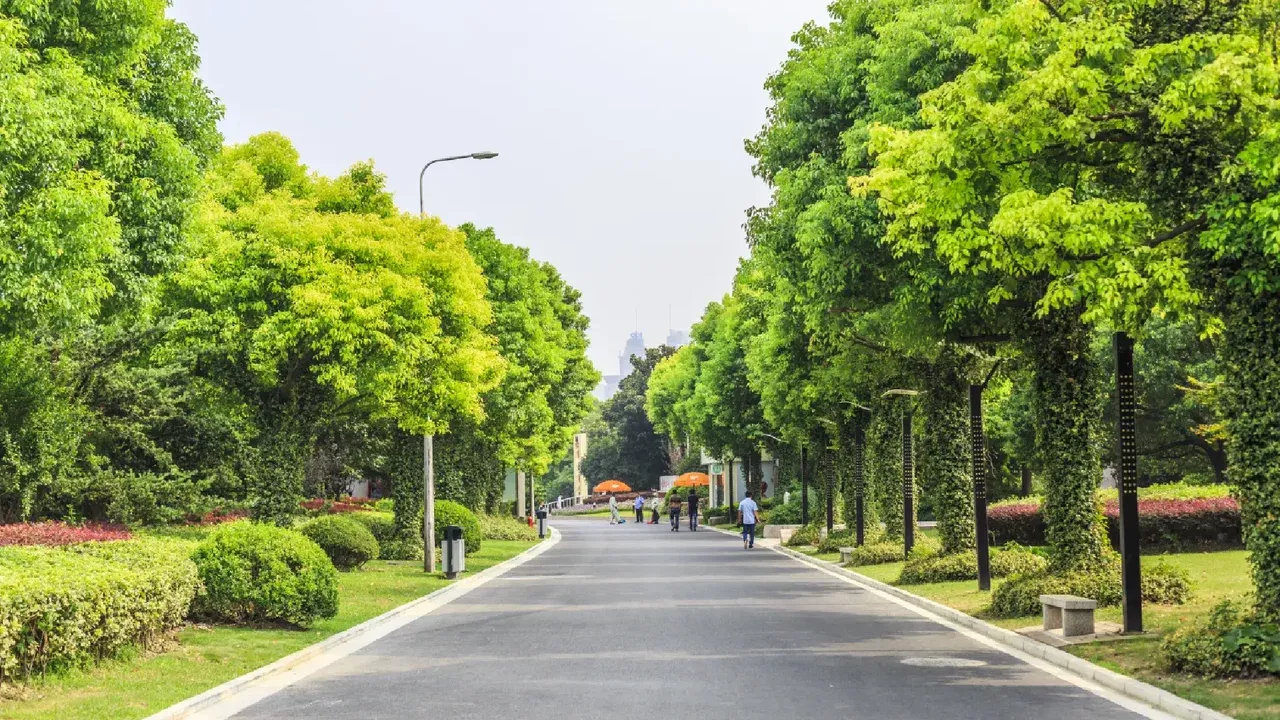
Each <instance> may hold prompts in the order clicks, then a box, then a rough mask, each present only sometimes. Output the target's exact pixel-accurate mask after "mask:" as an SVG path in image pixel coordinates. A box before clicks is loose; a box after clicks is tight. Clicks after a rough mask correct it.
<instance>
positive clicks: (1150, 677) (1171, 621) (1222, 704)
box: [802, 548, 1280, 720]
mask: <svg viewBox="0 0 1280 720" xmlns="http://www.w3.org/2000/svg"><path fill="white" fill-rule="evenodd" d="M802 550H804V551H805V552H807V553H809V554H811V555H814V556H815V557H819V558H822V559H823V560H833V561H834V560H838V559H839V558H838V556H837V555H835V554H817V552H816V551H815V550H814V549H813V548H803V549H802ZM1157 558H1159V559H1163V560H1165V561H1167V562H1169V563H1170V564H1172V565H1176V566H1178V567H1181V568H1184V569H1185V570H1186V571H1187V572H1188V573H1190V575H1191V582H1192V587H1193V589H1194V593H1195V594H1194V596H1193V597H1192V599H1191V600H1190V601H1189V602H1188V603H1187V604H1185V605H1178V606H1174V605H1148V606H1146V608H1144V611H1143V624H1144V625H1145V627H1146V629H1147V630H1148V632H1149V634H1148V635H1147V636H1144V637H1140V638H1134V639H1126V640H1116V641H1111V642H1099V643H1091V644H1088V645H1077V646H1073V647H1071V648H1069V649H1068V652H1070V653H1072V654H1073V655H1076V656H1079V657H1081V658H1084V659H1086V660H1089V661H1091V662H1095V663H1097V664H1099V665H1101V666H1103V667H1105V668H1107V669H1110V670H1114V671H1116V672H1119V673H1123V674H1125V675H1129V676H1130V677H1135V678H1138V679H1139V680H1142V681H1144V682H1148V683H1151V684H1152V685H1155V686H1156V687H1159V688H1163V689H1165V690H1168V691H1169V692H1172V693H1175V694H1177V695H1179V696H1181V697H1184V698H1187V699H1188V700H1191V701H1193V702H1197V703H1200V704H1201V705H1205V706H1206V707H1210V708H1213V709H1214V710H1217V711H1219V712H1222V713H1226V714H1227V715H1231V716H1232V717H1235V718H1239V720H1274V718H1278V717H1280V680H1274V679H1272V680H1234V681H1232V680H1204V679H1200V678H1195V677H1187V676H1183V675H1177V674H1172V673H1170V672H1169V671H1167V670H1166V669H1164V668H1162V667H1161V666H1160V662H1159V653H1158V648H1159V643H1160V636H1161V635H1163V634H1165V633H1167V632H1169V631H1171V630H1173V629H1174V628H1176V627H1178V626H1179V625H1182V624H1185V623H1186V622H1188V621H1190V620H1193V619H1194V618H1196V617H1199V616H1203V615H1205V614H1207V613H1208V612H1209V610H1210V609H1211V608H1212V607H1213V606H1214V605H1216V604H1218V603H1219V602H1221V601H1223V600H1227V599H1232V598H1242V597H1244V596H1246V595H1247V594H1248V593H1249V592H1250V590H1251V588H1252V584H1251V582H1250V580H1249V565H1248V559H1247V553H1246V552H1245V551H1243V550H1232V551H1226V552H1213V553H1184V554H1174V555H1158V556H1146V558H1145V559H1147V560H1155V559H1157ZM902 566H903V563H901V562H896V563H887V564H884V565H867V566H863V567H856V568H850V569H852V570H854V571H855V572H858V573H860V574H862V575H866V576H867V577H870V578H872V579H874V580H879V581H881V582H885V583H890V584H896V581H897V579H898V576H899V575H900V574H901V573H902ZM1001 582H1003V580H1000V579H995V580H993V581H992V585H993V587H999V585H1000V583H1001ZM902 587H903V589H905V590H909V591H910V592H913V593H915V594H917V595H921V596H923V597H927V598H929V599H930V600H934V601H936V602H940V603H942V604H944V605H947V606H949V607H953V608H955V609H957V610H960V611H962V612H965V613H968V614H970V615H974V616H976V617H980V618H982V619H983V620H986V621H987V622H989V623H991V624H993V625H997V626H999V627H1003V628H1008V629H1017V628H1023V627H1028V626H1031V625H1039V624H1040V616H1038V615H1035V616H1029V617H1022V618H993V617H990V616H989V615H988V613H987V608H988V606H989V605H990V602H991V597H990V594H989V593H984V592H981V591H979V590H978V583H977V581H976V580H965V581H960V582H946V583H931V584H927V585H905V586H902ZM1097 617H1098V619H1099V620H1110V621H1112V622H1117V623H1118V622H1120V621H1121V617H1120V608H1099V609H1098V613H1097Z"/></svg>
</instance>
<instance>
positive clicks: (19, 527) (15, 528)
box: [0, 522, 132, 547]
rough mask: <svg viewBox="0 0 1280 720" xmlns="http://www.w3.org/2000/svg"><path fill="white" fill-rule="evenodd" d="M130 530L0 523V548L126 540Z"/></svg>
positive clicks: (91, 525)
mask: <svg viewBox="0 0 1280 720" xmlns="http://www.w3.org/2000/svg"><path fill="white" fill-rule="evenodd" d="M130 537H132V534H131V533H130V532H129V529H128V528H126V527H123V526H121V525H102V524H96V523H89V524H86V525H68V524H67V523H64V522H40V523H13V524H11V525H0V547H3V546H7V545H74V544H76V543H85V542H94V541H100V542H108V541H111V540H128V539H129V538H130Z"/></svg>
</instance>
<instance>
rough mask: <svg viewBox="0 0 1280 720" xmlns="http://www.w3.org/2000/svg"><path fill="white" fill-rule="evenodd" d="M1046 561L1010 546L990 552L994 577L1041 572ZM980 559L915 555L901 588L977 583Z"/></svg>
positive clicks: (958, 555)
mask: <svg viewBox="0 0 1280 720" xmlns="http://www.w3.org/2000/svg"><path fill="white" fill-rule="evenodd" d="M1047 564H1048V563H1047V561H1046V560H1045V559H1044V558H1043V557H1041V556H1040V555H1037V554H1036V553H1034V552H1031V550H1029V549H1027V548H1024V547H1022V546H1021V545H1018V544H1017V543H1010V544H1008V545H1006V546H1005V547H1003V548H997V549H992V551H991V577H997V578H1002V577H1010V576H1012V575H1023V574H1035V573H1042V572H1044V570H1045V567H1046V565H1047ZM977 579H978V556H977V553H974V552H972V551H968V552H962V553H952V554H950V555H934V556H927V555H924V556H917V555H915V554H914V553H913V556H912V558H911V559H910V560H908V561H907V564H906V565H904V566H903V568H902V574H901V576H899V578H898V583H899V584H901V585H921V584H924V583H937V582H951V581H954V580H977Z"/></svg>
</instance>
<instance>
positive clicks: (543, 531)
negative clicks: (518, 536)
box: [538, 505, 547, 538]
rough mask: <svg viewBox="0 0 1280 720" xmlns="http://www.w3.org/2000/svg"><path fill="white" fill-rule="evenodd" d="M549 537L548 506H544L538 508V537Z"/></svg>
mask: <svg viewBox="0 0 1280 720" xmlns="http://www.w3.org/2000/svg"><path fill="white" fill-rule="evenodd" d="M546 536H547V506H545V505H543V506H542V507H540V508H538V537H539V538H544V537H546Z"/></svg>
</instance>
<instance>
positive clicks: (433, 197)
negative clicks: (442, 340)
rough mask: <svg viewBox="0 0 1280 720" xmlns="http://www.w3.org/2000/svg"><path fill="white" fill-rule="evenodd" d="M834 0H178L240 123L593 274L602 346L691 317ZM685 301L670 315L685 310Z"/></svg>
mask: <svg viewBox="0 0 1280 720" xmlns="http://www.w3.org/2000/svg"><path fill="white" fill-rule="evenodd" d="M826 4H827V0H643V1H640V2H637V0H627V1H626V2H622V1H621V0H539V1H538V2H533V1H532V0H358V1H357V0H346V1H339V0H305V1H304V0H173V10H172V14H173V15H174V16H175V17H177V18H178V19H180V20H182V21H184V22H186V23H187V24H188V25H189V26H190V27H191V29H192V30H193V31H194V32H195V33H196V35H197V36H198V37H199V38H200V54H201V56H202V58H203V61H204V62H203V70H202V75H203V77H204V79H205V82H207V83H208V84H209V86H210V87H211V88H212V89H213V91H214V92H215V93H216V94H217V95H218V96H219V97H220V98H221V99H222V101H223V103H224V104H225V105H226V107H227V116H226V120H225V121H224V122H223V125H222V130H223V133H224V134H225V135H226V137H227V140H228V141H229V142H239V141H242V140H244V139H245V138H248V137H249V136H251V135H254V134H256V133H259V132H264V131H267V130H277V131H280V132H282V133H284V134H285V135H287V136H288V137H290V138H291V139H292V140H293V141H294V143H295V144H296V145H297V146H298V148H299V150H300V151H301V153H302V157H303V161H304V162H306V163H307V164H308V165H309V166H310V167H312V168H313V169H315V170H318V171H320V172H322V173H325V174H328V175H333V174H337V173H339V172H341V171H342V170H344V169H345V168H346V167H348V166H349V165H351V164H352V163H353V162H356V161H359V160H363V159H368V158H372V159H373V160H375V161H376V163H377V164H378V166H379V168H380V169H381V170H382V171H383V172H384V173H386V174H387V175H388V176H389V178H390V183H391V187H392V189H393V190H394V191H395V193H396V198H397V202H398V203H399V205H400V207H401V208H403V209H405V210H416V209H417V201H418V198H417V195H418V190H417V177H418V171H419V170H420V169H421V167H422V165H423V164H424V163H425V162H426V161H427V160H430V159H433V158H436V157H441V156H445V155H458V154H464V153H470V152H474V151H480V150H493V151H496V152H499V153H501V156H500V157H498V158H496V159H494V160H488V161H475V160H466V161H459V162H454V163H441V164H437V165H435V166H433V167H432V168H431V169H430V170H429V171H428V172H427V178H426V196H427V203H426V205H427V211H428V212H429V213H432V214H434V215H439V216H440V217H442V218H444V220H445V221H446V222H448V223H450V224H455V225H456V224H461V223H463V222H468V221H470V222H474V223H476V224H477V225H480V226H490V225H491V226H493V227H494V228H495V229H496V230H497V232H498V236H499V237H501V238H502V239H503V240H505V241H506V242H509V243H513V244H516V245H522V246H525V247H528V248H530V249H531V250H532V252H533V254H534V256H535V257H537V258H539V259H542V260H547V261H549V262H551V263H553V264H555V265H556V266H557V267H558V268H559V269H560V271H561V272H562V273H563V274H564V276H565V278H566V279H567V281H568V282H569V283H570V284H572V285H573V286H575V287H577V288H578V289H579V290H581V291H582V293H583V303H584V306H585V309H586V312H587V314H588V315H589V316H590V317H591V358H592V360H593V361H595V363H596V366H597V367H599V368H600V369H601V371H602V372H604V373H606V374H610V373H613V372H616V371H617V370H616V368H617V355H618V353H619V352H620V351H621V350H622V346H623V344H624V343H625V342H626V339H627V336H628V334H629V333H630V332H631V331H632V330H633V329H635V325H636V314H637V311H638V314H639V329H640V330H641V331H642V332H643V333H644V335H645V340H646V341H647V343H648V344H649V345H650V346H653V345H656V344H658V343H659V342H661V341H662V340H664V339H665V338H666V336H667V330H668V328H669V327H672V326H674V327H676V328H687V327H688V326H689V325H690V324H692V323H693V322H694V321H696V320H697V319H698V317H700V316H701V314H702V310H703V308H704V307H705V306H706V304H707V303H708V302H710V301H712V300H715V299H718V298H719V297H720V296H721V295H722V294H723V293H724V292H725V291H726V290H727V289H728V287H729V283H730V281H731V279H732V276H733V271H734V268H735V267H736V264H737V258H738V257H740V256H742V255H744V254H745V253H746V245H745V243H744V239H743V232H742V223H743V221H744V220H745V214H744V212H745V210H746V209H747V208H748V207H751V206H752V205H763V204H765V203H767V201H768V191H767V189H766V188H765V186H764V185H763V184H762V183H761V182H759V181H758V180H756V179H755V178H753V177H752V176H751V158H750V157H749V156H748V155H747V154H746V152H745V151H744V150H743V140H744V139H746V138H747V137H750V136H752V135H754V134H755V133H756V131H757V130H758V129H759V128H760V126H761V125H762V124H763V123H764V119H765V110H766V107H767V104H768V97H767V95H766V94H765V92H764V90H763V83H764V81H765V79H766V77H767V76H768V75H769V73H771V72H773V71H774V70H775V69H776V68H777V67H778V65H779V64H780V63H781V62H782V60H783V59H784V58H785V56H786V52H787V50H788V48H790V46H791V43H790V36H791V34H792V33H793V32H795V31H796V30H798V29H799V28H800V27H801V26H802V25H803V24H804V23H805V22H806V21H808V20H814V19H818V20H822V19H825V17H826ZM668 306H670V312H671V318H672V319H671V322H670V323H668Z"/></svg>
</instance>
